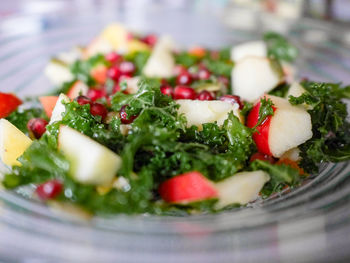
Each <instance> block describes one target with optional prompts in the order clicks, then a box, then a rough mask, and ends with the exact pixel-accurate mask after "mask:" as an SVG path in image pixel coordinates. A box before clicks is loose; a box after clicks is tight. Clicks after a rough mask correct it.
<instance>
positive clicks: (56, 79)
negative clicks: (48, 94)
mask: <svg viewBox="0 0 350 263" xmlns="http://www.w3.org/2000/svg"><path fill="white" fill-rule="evenodd" d="M44 72H45V75H46V77H47V78H48V79H49V80H50V81H51V82H52V84H54V85H55V86H60V85H62V84H63V83H65V82H68V81H72V80H73V78H74V76H73V75H72V73H71V72H70V70H69V67H68V65H67V64H66V63H64V62H63V61H61V60H58V59H52V60H51V61H50V62H49V64H48V65H47V66H46V67H45V70H44Z"/></svg>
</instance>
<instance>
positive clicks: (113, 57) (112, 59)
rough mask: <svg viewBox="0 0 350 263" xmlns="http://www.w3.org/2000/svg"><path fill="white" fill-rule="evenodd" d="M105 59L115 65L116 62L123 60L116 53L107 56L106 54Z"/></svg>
mask: <svg viewBox="0 0 350 263" xmlns="http://www.w3.org/2000/svg"><path fill="white" fill-rule="evenodd" d="M105 59H106V60H107V61H108V62H109V63H111V64H115V63H117V62H120V61H121V60H122V59H123V57H122V56H121V55H119V54H118V53H116V52H111V53H109V54H107V55H106V56H105Z"/></svg>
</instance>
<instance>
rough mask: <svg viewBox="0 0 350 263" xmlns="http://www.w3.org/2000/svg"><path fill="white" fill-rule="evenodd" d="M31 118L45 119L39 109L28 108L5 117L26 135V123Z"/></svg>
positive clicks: (44, 115)
mask: <svg viewBox="0 0 350 263" xmlns="http://www.w3.org/2000/svg"><path fill="white" fill-rule="evenodd" d="M33 118H46V114H45V113H44V111H43V110H42V109H41V108H30V109H18V110H16V111H14V112H12V113H11V114H10V115H9V116H7V117H6V119H7V120H8V121H9V122H11V123H12V124H13V125H15V126H16V127H17V128H18V129H20V130H21V131H22V132H23V133H25V134H28V129H27V123H28V121H29V120H30V119H33Z"/></svg>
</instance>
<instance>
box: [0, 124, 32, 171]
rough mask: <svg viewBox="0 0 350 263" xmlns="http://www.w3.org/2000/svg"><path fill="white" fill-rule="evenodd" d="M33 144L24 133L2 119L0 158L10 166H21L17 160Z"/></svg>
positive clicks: (0, 126)
mask: <svg viewBox="0 0 350 263" xmlns="http://www.w3.org/2000/svg"><path fill="white" fill-rule="evenodd" d="M31 143H32V140H31V139H29V138H28V137H27V136H26V135H25V134H24V133H23V132H21V131H20V130H19V129H18V128H16V126H14V125H13V124H11V123H10V122H9V121H8V120H6V119H0V157H1V161H2V162H3V163H4V164H6V165H9V166H13V165H20V163H19V162H18V161H17V158H18V157H20V156H21V155H22V154H23V152H24V151H25V150H26V149H27V148H28V146H29V145H30V144H31Z"/></svg>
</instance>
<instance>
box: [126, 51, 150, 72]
mask: <svg viewBox="0 0 350 263" xmlns="http://www.w3.org/2000/svg"><path fill="white" fill-rule="evenodd" d="M150 55H151V53H150V52H149V51H137V52H133V53H130V54H128V55H127V56H126V57H125V59H126V60H127V61H131V62H133V63H134V65H135V67H136V72H135V75H142V70H143V67H144V66H145V65H146V63H147V60H148V58H149V57H150Z"/></svg>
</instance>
